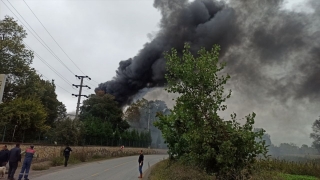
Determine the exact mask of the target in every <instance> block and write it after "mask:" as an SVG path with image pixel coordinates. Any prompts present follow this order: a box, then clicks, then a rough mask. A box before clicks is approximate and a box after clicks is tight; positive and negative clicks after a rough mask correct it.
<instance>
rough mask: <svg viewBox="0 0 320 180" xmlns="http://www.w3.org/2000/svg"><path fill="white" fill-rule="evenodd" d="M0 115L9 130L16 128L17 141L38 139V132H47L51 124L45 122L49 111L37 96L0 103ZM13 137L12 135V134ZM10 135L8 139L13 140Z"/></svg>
mask: <svg viewBox="0 0 320 180" xmlns="http://www.w3.org/2000/svg"><path fill="white" fill-rule="evenodd" d="M0 116H1V120H2V123H3V125H5V126H6V129H7V132H13V131H14V129H15V136H14V137H15V138H14V139H13V140H16V141H24V140H25V141H30V140H32V139H37V137H38V133H41V132H46V131H47V130H49V128H50V126H47V125H46V124H45V121H46V117H47V113H46V110H45V108H44V107H43V105H42V104H41V101H40V100H39V99H37V98H16V99H14V100H12V101H10V102H8V103H3V104H1V105H0ZM10 137H12V136H10ZM10 137H9V136H7V140H8V141H11V139H8V138H10Z"/></svg>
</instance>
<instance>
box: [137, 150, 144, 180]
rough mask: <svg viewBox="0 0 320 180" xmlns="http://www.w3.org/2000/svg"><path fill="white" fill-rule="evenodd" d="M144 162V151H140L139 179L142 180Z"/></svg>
mask: <svg viewBox="0 0 320 180" xmlns="http://www.w3.org/2000/svg"><path fill="white" fill-rule="evenodd" d="M143 160H144V156H143V151H142V150H141V151H140V155H139V159H138V162H139V172H140V176H139V177H138V178H142V166H143Z"/></svg>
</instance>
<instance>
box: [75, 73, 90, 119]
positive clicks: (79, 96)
mask: <svg viewBox="0 0 320 180" xmlns="http://www.w3.org/2000/svg"><path fill="white" fill-rule="evenodd" d="M75 76H76V77H77V78H78V79H80V80H81V83H80V85H74V84H72V86H75V87H76V88H78V87H80V89H79V94H72V96H75V97H78V103H77V110H76V117H75V119H77V118H78V115H79V107H80V100H81V96H84V97H86V98H88V96H87V95H82V94H81V93H82V87H87V88H89V89H91V88H90V87H89V86H87V85H83V78H88V79H89V80H91V78H90V77H89V76H77V75H75Z"/></svg>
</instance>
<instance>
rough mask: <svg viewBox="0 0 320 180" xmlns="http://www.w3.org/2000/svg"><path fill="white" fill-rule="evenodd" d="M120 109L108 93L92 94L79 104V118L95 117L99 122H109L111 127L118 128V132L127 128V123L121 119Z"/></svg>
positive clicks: (82, 119) (83, 119)
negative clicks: (81, 104)
mask: <svg viewBox="0 0 320 180" xmlns="http://www.w3.org/2000/svg"><path fill="white" fill-rule="evenodd" d="M122 116H123V113H122V110H121V109H120V108H119V106H118V104H117V102H116V101H115V99H114V96H112V95H110V94H103V95H98V94H97V95H95V94H92V95H90V96H89V98H88V99H87V100H84V101H83V106H81V113H80V120H81V121H85V120H86V119H87V118H91V117H95V118H97V119H99V120H100V121H101V122H109V123H110V124H111V126H112V129H113V130H115V129H119V130H120V132H123V131H125V130H126V129H128V128H129V124H128V123H127V122H126V121H124V120H122Z"/></svg>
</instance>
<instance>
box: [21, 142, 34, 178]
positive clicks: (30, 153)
mask: <svg viewBox="0 0 320 180" xmlns="http://www.w3.org/2000/svg"><path fill="white" fill-rule="evenodd" d="M33 148H34V146H33V145H31V146H30V148H28V149H27V150H25V151H23V152H22V153H21V154H26V155H25V158H24V160H23V164H22V168H21V171H20V174H19V179H18V180H21V179H22V176H23V174H24V179H25V180H29V179H28V176H29V170H30V167H31V162H32V159H33V158H34V157H37V154H36V151H35V150H34V149H33Z"/></svg>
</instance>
